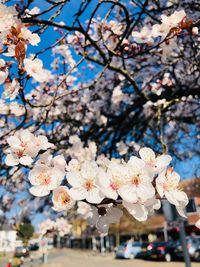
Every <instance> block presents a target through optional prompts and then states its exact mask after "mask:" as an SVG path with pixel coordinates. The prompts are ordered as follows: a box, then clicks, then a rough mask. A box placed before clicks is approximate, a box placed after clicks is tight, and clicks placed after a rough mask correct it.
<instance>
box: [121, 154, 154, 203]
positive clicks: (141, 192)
mask: <svg viewBox="0 0 200 267" xmlns="http://www.w3.org/2000/svg"><path fill="white" fill-rule="evenodd" d="M127 168H128V172H129V176H128V178H127V180H126V181H125V183H124V184H123V185H122V186H121V187H120V189H119V194H120V196H121V197H122V199H123V200H125V201H127V202H131V203H136V202H137V201H138V200H141V201H146V200H148V199H150V198H152V197H153V196H154V195H155V189H154V187H153V185H152V181H153V176H150V174H149V173H148V171H147V170H146V168H145V163H144V162H143V161H142V160H141V159H138V158H137V157H131V158H130V160H129V161H128V163H127Z"/></svg>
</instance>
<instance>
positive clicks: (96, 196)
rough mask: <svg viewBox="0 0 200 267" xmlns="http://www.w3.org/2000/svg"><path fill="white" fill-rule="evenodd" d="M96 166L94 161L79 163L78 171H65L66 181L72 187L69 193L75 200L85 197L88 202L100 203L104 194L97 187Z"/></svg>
mask: <svg viewBox="0 0 200 267" xmlns="http://www.w3.org/2000/svg"><path fill="white" fill-rule="evenodd" d="M97 179H98V166H97V164H96V163H95V162H94V161H91V162H90V161H86V162H84V163H83V164H81V168H80V171H70V172H68V173H67V181H68V182H69V183H70V185H71V186H72V188H71V189H70V191H69V193H70V195H71V196H72V198H73V199H75V200H83V199H86V200H87V201H88V202H90V203H100V202H101V201H102V200H103V198H104V195H103V193H102V192H101V191H100V188H99V187H98V185H97V184H98V181H97Z"/></svg>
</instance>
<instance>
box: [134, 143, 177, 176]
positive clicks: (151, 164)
mask: <svg viewBox="0 0 200 267" xmlns="http://www.w3.org/2000/svg"><path fill="white" fill-rule="evenodd" d="M139 155H140V157H141V159H142V160H143V161H144V162H145V163H146V166H147V168H149V170H150V172H153V173H159V172H161V171H162V170H163V169H165V168H166V167H167V166H168V165H169V164H170V162H171V160H172V158H171V156H169V155H165V154H163V155H160V156H158V157H156V155H155V152H154V151H153V150H152V149H151V148H148V147H143V148H141V149H140V151H139Z"/></svg>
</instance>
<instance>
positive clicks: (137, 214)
mask: <svg viewBox="0 0 200 267" xmlns="http://www.w3.org/2000/svg"><path fill="white" fill-rule="evenodd" d="M73 139H74V138H73ZM7 141H8V144H9V145H10V153H9V154H8V155H7V157H6V164H7V165H9V166H14V165H17V164H19V163H20V164H22V165H30V164H31V163H32V161H33V158H35V157H36V156H37V154H38V152H39V151H40V150H46V149H48V148H51V147H52V144H51V143H49V142H48V140H47V138H46V137H44V136H41V135H40V136H37V137H36V136H34V135H33V134H32V133H30V132H29V131H28V130H23V131H19V132H17V133H16V134H15V135H14V136H11V137H9V138H8V140H7ZM77 141H78V140H77ZM79 146H80V144H79ZM82 149H83V148H82ZM139 155H140V157H136V156H132V157H131V158H130V159H129V160H128V162H125V161H123V160H120V159H111V160H109V159H108V158H106V157H98V159H97V160H96V161H95V160H94V159H91V160H87V159H85V160H84V161H78V160H77V159H72V160H70V161H69V163H68V164H67V163H66V161H65V159H64V157H63V156H60V155H57V156H55V157H53V156H52V155H51V154H50V153H49V151H47V152H45V153H42V154H40V156H39V158H38V160H37V161H36V162H35V164H34V166H33V168H32V169H31V171H30V173H29V181H30V183H31V184H32V187H31V188H30V193H31V194H33V195H34V196H38V197H43V196H46V195H48V194H49V193H50V192H51V191H52V192H53V197H52V202H53V209H54V210H55V211H66V210H69V209H71V208H72V207H74V206H75V203H76V201H80V200H82V201H85V202H86V203H88V204H90V205H91V207H90V212H89V214H90V216H89V218H88V221H89V222H90V224H92V225H96V227H97V228H98V229H99V231H101V232H106V231H108V228H109V224H110V223H116V222H118V221H119V220H120V217H121V216H122V214H123V213H122V211H121V210H120V209H118V208H117V207H116V206H117V205H118V204H119V203H122V205H123V206H124V207H125V208H126V209H127V210H128V212H129V213H130V214H131V215H132V216H133V217H134V218H136V219H137V220H139V221H145V220H146V219H147V218H148V215H149V214H151V213H153V212H154V210H157V209H159V208H160V206H161V202H160V198H163V197H165V198H166V199H167V200H168V201H169V202H170V203H171V204H173V205H175V206H176V208H177V211H178V212H179V214H180V215H181V216H185V214H184V208H185V206H186V205H187V203H188V198H187V196H186V194H185V193H184V192H183V191H181V190H179V187H178V185H179V181H180V176H179V175H178V174H177V173H176V172H175V171H174V170H173V169H172V168H171V167H168V165H169V164H170V162H171V157H170V156H169V155H160V156H157V157H156V155H155V153H154V152H153V150H151V149H150V148H141V149H140V150H139ZM65 177H66V178H65ZM65 184H67V185H65Z"/></svg>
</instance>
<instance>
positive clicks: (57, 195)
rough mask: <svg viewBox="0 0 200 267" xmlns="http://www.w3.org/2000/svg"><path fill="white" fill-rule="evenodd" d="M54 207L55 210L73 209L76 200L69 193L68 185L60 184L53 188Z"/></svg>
mask: <svg viewBox="0 0 200 267" xmlns="http://www.w3.org/2000/svg"><path fill="white" fill-rule="evenodd" d="M52 201H53V205H54V206H53V209H54V210H55V211H64V210H69V209H71V208H72V207H73V206H74V204H75V201H74V200H73V199H72V198H71V196H70V195H69V189H68V188H67V187H66V186H59V187H57V188H56V189H54V190H53V197H52Z"/></svg>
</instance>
